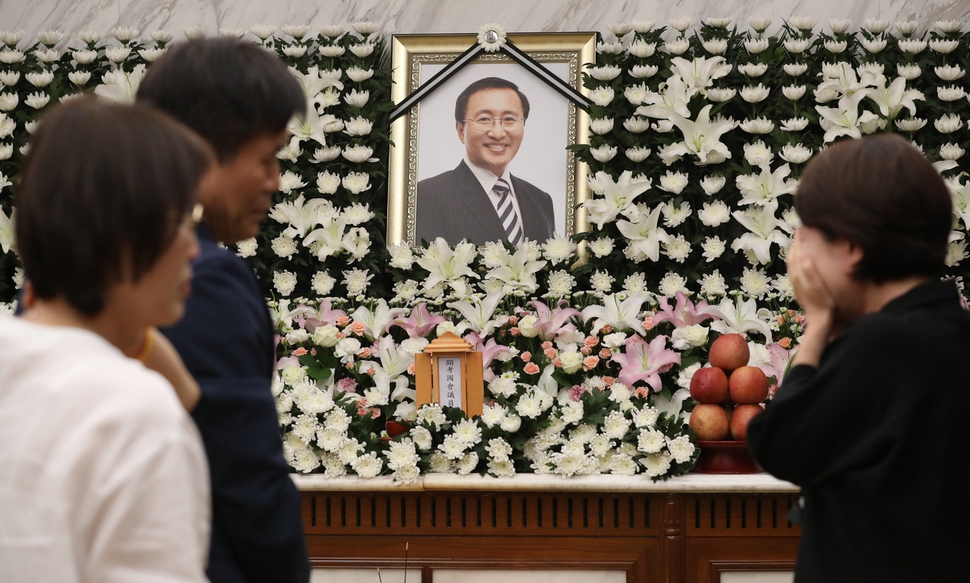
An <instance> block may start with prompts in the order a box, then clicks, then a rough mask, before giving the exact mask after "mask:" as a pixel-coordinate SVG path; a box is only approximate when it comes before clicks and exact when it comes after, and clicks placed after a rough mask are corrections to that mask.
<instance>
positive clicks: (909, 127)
mask: <svg viewBox="0 0 970 583" xmlns="http://www.w3.org/2000/svg"><path fill="white" fill-rule="evenodd" d="M893 123H895V124H896V127H897V128H899V129H900V130H901V131H904V132H916V131H919V130H921V129H923V127H924V126H925V125H926V120H925V119H922V118H919V117H911V118H908V119H897V120H896V121H895V122H893Z"/></svg>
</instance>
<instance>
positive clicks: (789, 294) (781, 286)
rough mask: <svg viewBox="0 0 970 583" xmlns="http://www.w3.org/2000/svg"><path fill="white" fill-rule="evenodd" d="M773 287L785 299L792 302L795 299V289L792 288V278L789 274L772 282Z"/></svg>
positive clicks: (780, 276)
mask: <svg viewBox="0 0 970 583" xmlns="http://www.w3.org/2000/svg"><path fill="white" fill-rule="evenodd" d="M771 286H772V288H774V290H775V291H776V292H778V295H780V296H781V297H783V298H787V299H789V300H790V299H792V298H794V297H795V288H793V287H792V284H791V278H789V277H788V274H787V273H786V274H784V275H779V276H778V277H776V278H775V279H773V280H771Z"/></svg>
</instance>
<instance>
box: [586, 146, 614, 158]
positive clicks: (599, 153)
mask: <svg viewBox="0 0 970 583" xmlns="http://www.w3.org/2000/svg"><path fill="white" fill-rule="evenodd" d="M616 151H617V149H616V146H611V145H609V144H603V145H602V146H599V147H598V148H590V150H589V153H590V154H591V155H592V156H593V158H595V159H596V160H597V161H598V162H609V161H610V160H612V159H613V158H614V157H615V156H616Z"/></svg>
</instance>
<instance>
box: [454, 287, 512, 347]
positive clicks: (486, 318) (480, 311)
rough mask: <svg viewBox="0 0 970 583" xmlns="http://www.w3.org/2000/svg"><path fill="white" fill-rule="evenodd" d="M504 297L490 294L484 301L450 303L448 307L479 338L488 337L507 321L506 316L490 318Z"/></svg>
mask: <svg viewBox="0 0 970 583" xmlns="http://www.w3.org/2000/svg"><path fill="white" fill-rule="evenodd" d="M503 297H505V296H504V294H491V295H489V296H487V297H485V299H482V300H479V299H474V300H473V301H464V302H451V303H449V304H448V307H449V308H451V309H453V310H457V311H458V313H459V314H461V315H462V317H463V318H464V319H465V320H464V321H465V322H467V323H468V324H469V325H470V326H471V328H472V330H474V331H475V332H478V333H479V335H480V336H482V337H485V336H490V335H491V334H492V332H494V331H495V328H496V327H497V326H501V325H502V324H504V323H505V321H507V320H508V317H507V316H499V317H498V318H492V316H493V315H494V314H495V309H496V308H497V307H498V303H499V302H500V301H502V298H503Z"/></svg>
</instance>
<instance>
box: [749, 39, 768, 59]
mask: <svg viewBox="0 0 970 583" xmlns="http://www.w3.org/2000/svg"><path fill="white" fill-rule="evenodd" d="M769 46H770V43H769V42H768V39H766V38H758V39H754V38H750V39H747V40H745V41H744V48H745V50H747V51H748V53H750V54H752V55H760V54H761V53H763V52H765V51H766V50H768V47H769Z"/></svg>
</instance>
